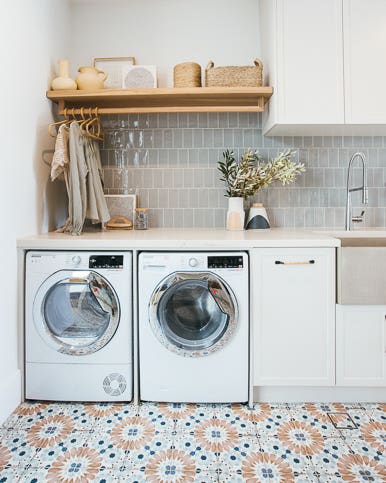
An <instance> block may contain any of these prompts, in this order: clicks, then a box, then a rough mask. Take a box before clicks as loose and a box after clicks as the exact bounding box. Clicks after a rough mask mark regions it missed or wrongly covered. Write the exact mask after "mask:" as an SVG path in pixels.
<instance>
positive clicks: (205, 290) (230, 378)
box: [138, 252, 249, 403]
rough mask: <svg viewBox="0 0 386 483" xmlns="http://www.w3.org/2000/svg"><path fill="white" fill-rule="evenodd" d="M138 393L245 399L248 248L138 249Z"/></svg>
mask: <svg viewBox="0 0 386 483" xmlns="http://www.w3.org/2000/svg"><path fill="white" fill-rule="evenodd" d="M138 277H139V279H138V287H139V306H138V310H139V364H140V397H141V399H142V400H146V401H169V402H209V403H212V402H246V401H247V400H248V376H249V373H248V360H249V309H248V300H249V298H248V297H249V294H248V291H249V290H248V287H249V284H248V254H247V253H245V252H226V253H223V252H194V253H193V252H189V253H187V252H151V253H150V252H142V253H141V254H140V255H139V273H138Z"/></svg>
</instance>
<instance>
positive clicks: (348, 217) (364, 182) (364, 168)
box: [346, 152, 369, 230]
mask: <svg viewBox="0 0 386 483" xmlns="http://www.w3.org/2000/svg"><path fill="white" fill-rule="evenodd" d="M355 158H359V159H360V160H361V161H362V186H359V187H357V188H350V174H351V168H352V164H353V161H354V160H355ZM354 191H362V204H363V205H367V203H368V202H369V190H368V187H367V166H366V157H365V155H364V154H363V153H359V152H358V153H355V154H353V155H352V156H351V159H350V162H349V163H348V169H347V191H346V230H351V222H352V221H354V222H361V221H363V215H364V211H362V214H361V215H359V216H354V217H353V216H352V214H351V210H352V207H351V193H353V192H354Z"/></svg>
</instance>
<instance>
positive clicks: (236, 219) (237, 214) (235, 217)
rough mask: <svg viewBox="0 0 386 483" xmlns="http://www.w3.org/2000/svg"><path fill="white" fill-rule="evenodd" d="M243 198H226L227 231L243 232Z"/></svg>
mask: <svg viewBox="0 0 386 483" xmlns="http://www.w3.org/2000/svg"><path fill="white" fill-rule="evenodd" d="M244 221H245V211H244V198H228V212H227V223H226V228H227V230H234V231H239V230H244Z"/></svg>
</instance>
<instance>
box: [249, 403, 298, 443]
mask: <svg viewBox="0 0 386 483" xmlns="http://www.w3.org/2000/svg"><path fill="white" fill-rule="evenodd" d="M290 420H291V414H290V412H289V410H288V408H287V407H285V406H284V407H283V408H282V409H280V408H274V407H271V411H270V414H269V415H268V416H267V418H266V419H264V420H262V421H257V422H256V431H257V435H258V436H259V437H262V438H275V437H277V434H278V430H279V428H280V426H281V425H282V424H284V423H286V422H288V421H290Z"/></svg>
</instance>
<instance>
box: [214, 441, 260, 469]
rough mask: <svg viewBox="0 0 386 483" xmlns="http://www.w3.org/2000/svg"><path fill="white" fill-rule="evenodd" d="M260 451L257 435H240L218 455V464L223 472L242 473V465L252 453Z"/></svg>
mask: <svg viewBox="0 0 386 483" xmlns="http://www.w3.org/2000/svg"><path fill="white" fill-rule="evenodd" d="M259 451H260V445H259V441H258V439H257V437H256V436H240V437H238V438H237V440H236V441H233V442H232V444H231V445H229V446H228V447H225V448H224V449H223V450H222V451H221V452H220V453H219V455H218V465H219V469H220V470H221V474H223V475H225V474H227V475H231V474H235V475H236V474H237V475H240V474H241V470H242V465H243V462H244V461H245V459H246V458H248V457H249V456H250V455H251V454H254V453H258V452H259Z"/></svg>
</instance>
